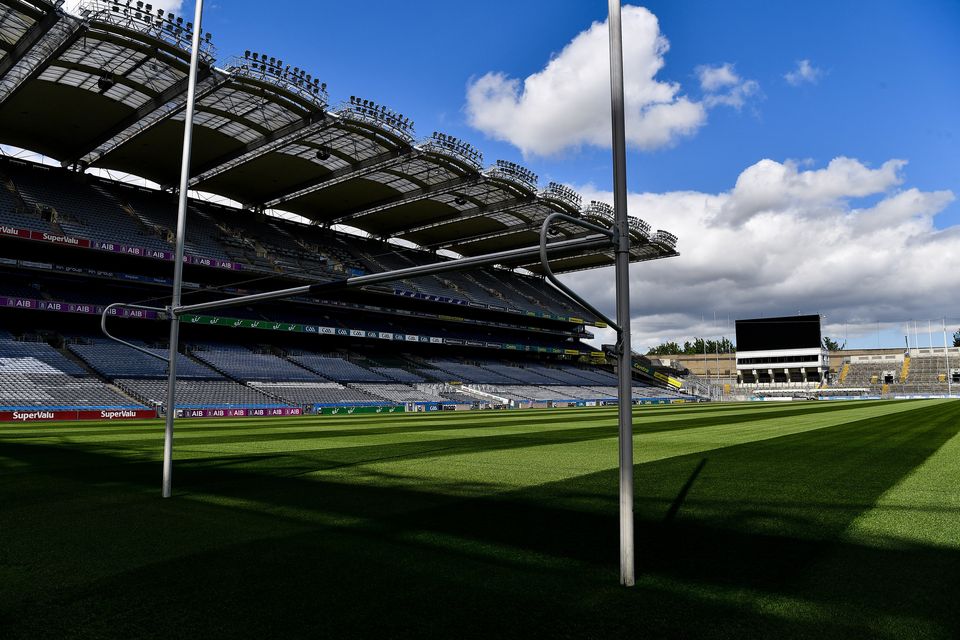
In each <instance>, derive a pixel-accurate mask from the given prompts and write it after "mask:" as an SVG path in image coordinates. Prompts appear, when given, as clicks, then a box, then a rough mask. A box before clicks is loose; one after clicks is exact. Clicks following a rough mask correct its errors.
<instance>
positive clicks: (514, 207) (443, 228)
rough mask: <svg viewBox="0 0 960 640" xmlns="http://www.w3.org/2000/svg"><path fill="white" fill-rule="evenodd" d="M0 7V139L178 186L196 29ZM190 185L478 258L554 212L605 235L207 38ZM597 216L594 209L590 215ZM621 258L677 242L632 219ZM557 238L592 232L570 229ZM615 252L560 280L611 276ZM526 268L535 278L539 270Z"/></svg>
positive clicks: (566, 199)
mask: <svg viewBox="0 0 960 640" xmlns="http://www.w3.org/2000/svg"><path fill="white" fill-rule="evenodd" d="M78 13H79V15H76V16H74V15H71V14H68V13H65V12H64V11H62V10H61V9H58V8H56V7H55V6H54V4H53V3H51V2H47V1H46V0H0V142H2V143H6V144H11V145H15V146H18V147H22V148H25V149H30V150H34V151H38V152H40V153H43V154H44V155H47V156H49V157H52V158H55V159H57V160H59V161H60V162H62V163H63V165H64V166H69V167H76V168H77V169H79V170H82V169H85V168H87V167H96V168H103V169H113V170H119V171H124V172H127V173H130V174H134V175H138V176H142V177H144V178H147V179H150V180H152V181H154V182H157V183H159V184H161V185H162V186H164V187H165V188H171V187H172V185H174V184H175V183H176V182H177V179H178V176H179V162H180V143H179V142H180V140H181V138H182V132H183V119H184V111H185V102H186V84H187V82H186V76H187V71H188V68H189V46H190V39H191V37H192V33H193V28H194V27H193V25H191V24H190V23H189V22H185V21H184V20H183V19H182V18H180V17H177V16H174V15H173V14H170V13H168V12H164V11H163V10H159V9H154V8H153V7H152V6H151V5H150V4H149V3H144V2H140V1H135V0H89V1H88V2H86V3H85V4H83V5H81V8H80V10H79V12H78ZM201 41H202V43H203V44H202V60H201V64H200V70H199V76H198V94H197V105H196V114H195V125H196V126H195V129H194V147H193V161H192V172H191V173H192V176H193V178H192V180H191V188H193V189H198V190H201V191H207V192H210V193H214V194H217V195H221V196H224V197H226V198H230V199H232V200H235V201H238V202H241V203H243V204H244V206H245V207H249V208H254V209H277V210H282V211H288V212H291V213H295V214H299V215H301V216H303V217H305V218H308V219H310V220H313V221H315V222H317V223H318V224H323V225H330V224H346V225H349V226H352V227H355V228H358V229H362V230H364V231H366V232H368V233H370V234H371V235H373V236H376V237H380V238H390V237H393V238H400V239H403V240H407V241H409V242H412V243H414V244H417V245H419V246H422V247H425V248H428V249H433V250H439V249H446V250H449V251H453V252H455V253H459V254H462V255H478V254H482V253H487V252H491V251H500V250H505V249H511V248H516V247H522V246H529V245H532V244H535V243H536V242H537V241H538V238H539V229H540V225H541V223H542V222H543V220H544V219H545V218H546V217H547V216H548V215H550V214H551V213H557V212H560V213H566V214H568V215H573V216H576V217H590V216H592V217H591V219H593V220H595V221H602V222H604V223H609V222H610V221H611V220H612V217H610V216H608V215H607V214H609V213H610V212H608V211H604V210H602V206H601V205H598V204H597V203H591V204H590V205H589V206H588V207H586V208H584V207H583V206H582V203H581V199H580V195H579V194H577V193H576V192H575V191H573V190H572V189H570V188H569V187H566V186H564V185H561V184H557V183H550V184H548V185H547V186H546V187H545V188H542V189H541V188H540V187H539V186H538V179H537V176H536V175H535V174H534V173H533V172H531V171H529V170H528V169H526V168H524V167H522V166H520V165H517V164H514V163H512V162H506V161H502V160H498V161H497V162H495V163H493V164H492V165H490V166H485V165H484V161H483V157H482V154H481V153H480V152H479V151H478V150H477V149H475V148H474V147H473V146H471V145H470V144H469V143H466V142H464V141H462V140H458V139H456V138H454V137H452V136H448V135H445V134H443V133H439V132H434V133H433V134H432V135H430V136H428V137H424V138H419V139H418V138H417V137H416V135H415V133H414V123H413V122H412V121H411V120H410V118H408V117H406V116H404V115H403V114H401V113H399V112H397V111H396V110H394V109H391V108H389V107H387V106H385V105H383V104H380V103H377V102H374V101H372V100H368V99H365V98H361V97H357V96H351V97H350V99H349V100H347V101H344V102H343V103H342V104H339V105H337V106H335V107H332V106H331V105H330V104H329V99H328V94H327V90H326V85H325V84H323V83H321V82H320V81H319V79H317V78H316V77H314V76H313V75H312V74H311V73H308V72H307V71H306V70H305V69H302V68H300V67H297V66H292V65H290V64H289V63H286V62H284V61H283V60H282V59H279V58H276V57H273V56H268V55H266V54H263V53H260V52H258V51H246V52H244V54H243V55H242V56H237V57H234V58H230V59H228V60H227V61H226V62H224V63H222V64H220V65H217V64H216V63H215V60H216V52H215V50H214V48H213V44H212V38H211V37H210V34H209V33H206V34H202V39H201ZM598 207H599V208H598ZM636 222H637V226H636V227H635V228H633V229H632V237H633V239H634V246H633V249H632V251H631V255H632V259H633V260H635V261H639V260H651V259H656V258H661V257H667V256H671V255H676V251H675V242H676V238H675V237H673V236H672V235H671V234H669V233H665V232H664V233H659V232H658V233H651V232H650V230H649V228H648V226H646V225H645V223H642V221H639V220H637V221H636ZM553 230H554V238H555V239H558V240H559V239H568V238H578V237H584V236H586V235H589V232H586V231H584V230H583V229H582V228H580V227H578V226H575V225H571V224H568V223H563V222H561V223H559V224H556V225H554V227H553ZM612 262H613V258H612V252H603V251H597V252H594V253H593V254H591V255H585V256H584V255H580V256H570V257H567V258H563V259H558V260H557V262H556V263H555V270H556V271H558V272H560V271H574V270H579V269H587V268H593V267H599V266H606V265H610V264H612ZM508 266H523V267H525V268H528V269H530V270H532V271H535V272H536V271H538V270H539V266H538V264H537V263H536V262H531V263H528V264H517V265H508Z"/></svg>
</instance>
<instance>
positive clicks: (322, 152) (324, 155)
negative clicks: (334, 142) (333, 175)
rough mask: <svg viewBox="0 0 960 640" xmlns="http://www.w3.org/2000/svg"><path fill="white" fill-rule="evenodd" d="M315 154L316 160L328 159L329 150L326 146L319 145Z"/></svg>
mask: <svg viewBox="0 0 960 640" xmlns="http://www.w3.org/2000/svg"><path fill="white" fill-rule="evenodd" d="M316 156H317V160H329V159H330V151H329V150H328V149H327V148H326V147H320V148H319V149H317V153H316Z"/></svg>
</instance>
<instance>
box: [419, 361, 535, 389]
mask: <svg viewBox="0 0 960 640" xmlns="http://www.w3.org/2000/svg"><path fill="white" fill-rule="evenodd" d="M429 362H430V364H431V365H432V366H433V367H435V368H437V369H440V370H441V371H444V372H446V373H448V374H449V375H450V376H452V378H451V380H459V381H461V382H472V383H476V384H516V383H518V382H520V380H518V379H517V378H514V377H511V376H507V375H505V374H503V373H500V372H496V371H490V370H489V369H484V368H483V367H479V366H477V365H473V364H466V363H463V362H454V361H452V360H430V361H429Z"/></svg>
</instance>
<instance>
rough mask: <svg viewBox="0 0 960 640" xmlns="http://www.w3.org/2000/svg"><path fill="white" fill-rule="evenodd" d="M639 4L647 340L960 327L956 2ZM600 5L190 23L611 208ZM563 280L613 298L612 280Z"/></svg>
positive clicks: (227, 6)
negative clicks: (651, 245)
mask: <svg viewBox="0 0 960 640" xmlns="http://www.w3.org/2000/svg"><path fill="white" fill-rule="evenodd" d="M154 4H155V5H156V6H163V7H165V8H169V7H171V6H176V5H178V4H180V3H179V2H178V0H158V1H156V2H155V3H154ZM638 6H642V7H645V9H640V8H626V7H625V9H624V27H625V35H624V38H625V57H626V58H627V83H628V87H627V90H628V97H630V96H631V95H633V96H634V98H632V99H629V100H628V112H629V113H631V114H633V115H632V116H630V115H628V137H629V138H630V140H629V142H630V149H629V155H628V180H629V189H630V192H631V194H632V195H631V199H630V212H631V214H632V215H637V216H640V217H643V218H645V219H647V220H649V221H650V222H652V223H653V224H654V226H655V228H665V229H668V230H670V231H673V232H674V233H676V234H677V235H678V236H679V237H680V247H679V248H680V250H681V253H682V255H681V257H679V258H674V259H672V260H670V261H663V262H659V263H653V264H648V265H635V266H634V267H633V268H632V270H631V277H632V282H633V286H634V292H635V293H634V300H633V313H634V323H633V329H634V337H635V342H636V343H637V346H638V347H643V346H649V345H651V344H655V343H657V342H659V341H661V340H667V339H677V340H683V339H685V338H688V337H692V336H697V335H705V336H708V337H709V336H715V335H720V334H722V333H727V332H726V331H724V328H723V326H722V325H723V323H722V322H721V323H718V324H713V322H712V317H713V315H714V314H716V315H717V317H719V318H726V317H728V316H729V317H731V318H737V317H751V316H756V315H782V314H787V313H794V312H798V311H802V312H804V313H816V312H819V313H821V314H824V315H825V316H826V318H827V320H826V324H827V331H828V332H829V333H831V334H833V335H841V334H845V335H847V337H848V338H849V341H850V344H851V346H876V345H877V342H878V338H877V328H878V323H879V329H880V340H879V341H880V343H881V344H883V345H885V346H900V345H902V344H903V334H904V323H905V322H907V321H909V320H918V321H920V322H921V323H922V324H924V326H925V325H926V321H927V320H928V319H939V318H941V317H947V318H948V319H949V322H950V323H951V324H953V325H957V326H960V307H958V303H957V302H954V300H953V298H952V297H951V292H956V291H957V290H960V269H957V268H956V266H955V265H956V264H957V262H958V260H960V200H958V199H957V195H958V194H960V171H958V170H957V168H958V162H957V153H956V150H957V147H958V143H960V82H958V81H957V79H958V78H960V2H957V0H943V1H935V0H924V1H913V2H907V1H897V2H894V1H887V0H878V1H875V2H852V1H849V0H839V1H837V0H834V1H831V2H823V1H810V0H807V1H804V2H760V1H756V0H754V1H746V0H727V1H725V2H716V1H707V0H684V1H683V2H675V1H668V0H662V1H655V2H649V3H645V4H643V5H638ZM606 10H607V3H606V2H603V1H602V0H593V1H592V2H588V1H586V0H550V1H547V0H521V1H517V0H513V1H510V2H507V1H505V0H485V1H484V2H453V3H451V2H439V1H434V0H421V1H416V0H412V1H408V2H396V1H391V2H382V1H379V0H368V1H367V2H364V3H362V4H358V3H346V2H329V1H328V2H312V3H309V2H293V1H292V0H274V1H273V2H270V3H263V2H255V1H253V0H232V1H230V2H225V1H223V0H214V1H212V2H208V4H207V11H206V15H205V20H204V26H205V28H206V29H207V30H208V31H211V32H212V33H213V37H214V43H215V45H216V46H217V50H218V54H219V56H220V58H221V60H225V59H226V57H227V56H229V55H231V54H242V52H243V51H244V50H245V49H255V50H259V51H260V52H262V53H266V54H268V55H272V56H276V57H279V58H282V59H283V60H284V61H285V62H286V63H288V64H291V65H296V66H300V67H302V68H305V69H307V70H308V72H310V73H312V74H313V75H314V76H316V77H319V78H320V79H321V80H322V81H324V82H326V83H327V84H328V85H329V89H330V93H331V98H332V102H333V103H334V104H336V103H337V102H339V101H341V100H345V99H347V98H348V97H349V96H350V95H358V96H361V97H366V98H371V99H374V100H376V101H377V102H380V103H383V104H387V105H389V106H391V107H393V108H395V109H396V110H398V111H400V112H401V113H403V114H404V115H407V116H409V117H411V118H412V119H413V120H414V121H415V123H416V129H417V132H418V134H419V135H421V136H426V135H429V134H430V132H431V131H433V130H440V131H443V132H445V133H448V134H452V135H456V136H458V137H461V138H463V139H465V140H468V141H470V142H472V143H474V144H475V145H476V146H477V147H478V148H479V149H480V150H481V151H482V152H483V153H484V156H485V159H486V161H487V163H492V162H493V161H494V160H496V159H499V158H503V159H508V160H514V161H518V162H522V163H523V164H525V165H526V166H528V167H530V168H531V169H532V170H534V171H535V172H537V173H538V174H539V175H540V181H541V185H545V184H546V182H547V181H549V180H556V181H560V182H564V183H567V184H570V185H573V186H575V187H576V188H578V189H579V190H580V191H581V193H583V194H584V196H585V199H590V198H597V199H606V200H609V199H610V194H609V191H610V187H611V178H610V176H611V169H610V150H609V136H608V134H606V133H605V132H606V131H607V129H606V127H608V126H609V125H608V120H605V119H608V118H609V113H608V111H606V110H607V107H606V105H607V104H608V102H606V99H607V98H606V96H607V95H608V94H606V91H607V89H606V84H605V82H606V74H607V68H606V62H605V55H606V54H605V49H604V47H605V44H604V41H603V40H602V38H605V26H604V25H602V24H600V25H599V27H597V28H591V26H592V25H593V24H594V23H595V22H599V23H602V22H603V21H604V20H605V19H606ZM192 12H193V3H192V2H185V3H183V5H182V6H181V7H180V13H181V14H183V15H184V16H192ZM601 30H603V31H602V32H601ZM666 42H669V47H668V48H667V47H666V46H665V43H666ZM631 100H632V101H631ZM571 281H572V282H573V283H574V284H576V285H577V286H579V287H582V288H584V289H585V290H587V291H590V292H591V295H592V296H593V300H594V302H595V303H596V304H598V305H600V306H601V307H604V308H607V309H612V301H613V287H612V273H611V272H610V271H609V270H595V271H591V272H585V273H583V274H579V275H576V276H574V277H572V278H571ZM701 317H703V318H705V320H703V321H701ZM924 342H925V341H921V343H924Z"/></svg>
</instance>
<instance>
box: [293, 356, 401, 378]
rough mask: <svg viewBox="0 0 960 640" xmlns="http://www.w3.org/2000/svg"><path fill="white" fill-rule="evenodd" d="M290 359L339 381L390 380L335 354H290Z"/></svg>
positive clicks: (325, 376)
mask: <svg viewBox="0 0 960 640" xmlns="http://www.w3.org/2000/svg"><path fill="white" fill-rule="evenodd" d="M290 360H292V361H293V362H296V363H297V364H299V365H301V366H303V367H306V368H307V369H309V370H310V371H314V372H316V373H318V374H320V375H321V376H323V377H324V378H327V379H329V380H336V381H337V382H389V381H390V379H389V378H386V377H384V376H383V375H381V374H379V373H376V372H374V371H370V370H368V369H364V368H363V367H361V366H359V365H357V364H354V363H352V362H350V361H349V360H344V359H343V358H337V357H335V356H321V355H317V354H300V355H292V356H290Z"/></svg>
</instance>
